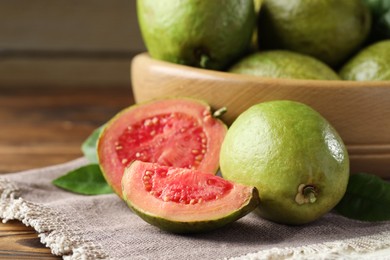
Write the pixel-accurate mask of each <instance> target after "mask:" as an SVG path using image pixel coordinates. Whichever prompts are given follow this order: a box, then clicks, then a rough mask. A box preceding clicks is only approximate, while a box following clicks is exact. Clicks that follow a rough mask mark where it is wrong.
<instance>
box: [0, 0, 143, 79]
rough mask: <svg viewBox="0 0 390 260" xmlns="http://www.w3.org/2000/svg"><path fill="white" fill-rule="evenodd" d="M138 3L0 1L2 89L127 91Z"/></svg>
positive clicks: (139, 46)
mask: <svg viewBox="0 0 390 260" xmlns="http://www.w3.org/2000/svg"><path fill="white" fill-rule="evenodd" d="M135 6H136V0H110V1H107V0H82V1H80V0H34V1H31V0H0V87H1V86H7V87H17V86H24V87H25V86H29V87H34V86H39V87H46V86H60V87H65V86H77V87H129V85H130V73H129V68H130V62H131V58H132V57H133V56H134V55H135V54H137V53H140V52H143V51H144V50H145V47H144V45H143V42H142V39H141V36H140V32H139V29H138V24H137V17H136V7H135Z"/></svg>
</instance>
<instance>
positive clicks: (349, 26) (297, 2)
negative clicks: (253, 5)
mask: <svg viewBox="0 0 390 260" xmlns="http://www.w3.org/2000/svg"><path fill="white" fill-rule="evenodd" d="M258 27H259V28H261V29H260V30H259V36H258V38H259V46H260V49H287V50H291V51H295V52H299V53H304V54H307V55H310V56H313V57H315V58H317V59H319V60H322V61H323V62H325V63H327V64H328V65H330V66H331V67H337V66H339V65H340V64H341V63H342V62H344V61H345V60H346V59H347V58H348V57H349V56H350V55H351V54H352V53H353V52H354V51H356V50H357V49H358V48H359V47H360V46H361V45H362V44H363V42H364V41H365V39H366V38H367V36H368V34H369V32H370V28H371V13H370V10H369V9H368V7H367V6H366V5H364V4H363V3H362V2H361V0H343V1H340V0H316V1H307V0H289V1H285V0H264V2H263V5H262V7H261V11H260V17H259V25H258Z"/></svg>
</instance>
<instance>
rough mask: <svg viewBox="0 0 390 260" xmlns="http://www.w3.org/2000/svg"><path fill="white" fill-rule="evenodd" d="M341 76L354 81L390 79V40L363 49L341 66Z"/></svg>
mask: <svg viewBox="0 0 390 260" xmlns="http://www.w3.org/2000/svg"><path fill="white" fill-rule="evenodd" d="M340 77H341V78H342V79H344V80H354V81H385V80H390V40H384V41H380V42H377V43H374V44H372V45H370V46H368V47H366V48H364V49H363V50H361V51H360V52H359V53H358V54H356V55H355V56H354V57H352V58H351V59H350V60H349V61H348V62H347V63H346V64H345V65H344V66H343V67H342V68H341V70H340Z"/></svg>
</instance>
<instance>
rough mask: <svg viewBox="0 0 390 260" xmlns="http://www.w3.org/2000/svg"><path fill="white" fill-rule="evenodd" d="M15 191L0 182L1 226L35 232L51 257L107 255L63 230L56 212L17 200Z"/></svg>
mask: <svg viewBox="0 0 390 260" xmlns="http://www.w3.org/2000/svg"><path fill="white" fill-rule="evenodd" d="M19 194H20V191H19V189H18V187H17V186H16V185H15V184H14V183H13V182H11V181H9V180H7V179H6V178H4V177H1V178H0V218H1V219H2V222H3V223H6V222H7V221H9V220H20V221H21V222H22V223H23V224H24V225H26V226H31V227H32V228H34V229H35V230H36V231H37V232H38V237H40V241H41V243H42V244H45V245H46V246H47V247H49V248H50V249H51V252H52V254H54V255H58V256H62V257H63V259H66V260H76V259H105V258H107V255H106V254H105V253H103V252H102V251H101V249H100V247H99V246H98V245H96V244H94V243H92V242H89V241H85V240H83V239H82V238H81V237H80V236H79V235H78V234H80V233H81V232H80V231H79V230H77V229H76V228H74V227H73V228H72V230H70V228H69V227H68V226H66V224H65V223H66V222H65V221H64V219H62V218H61V217H60V216H61V214H59V213H58V212H55V210H53V209H52V208H49V207H45V206H43V205H40V204H37V203H32V202H29V201H25V200H24V199H23V198H21V197H19Z"/></svg>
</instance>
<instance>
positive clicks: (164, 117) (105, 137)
mask: <svg viewBox="0 0 390 260" xmlns="http://www.w3.org/2000/svg"><path fill="white" fill-rule="evenodd" d="M226 132H227V127H226V125H225V124H224V123H223V122H222V121H220V120H219V119H217V118H214V117H213V116H212V114H211V112H210V107H209V105H208V104H206V103H205V102H202V101H199V100H195V99H190V98H166V99H160V100H154V101H150V102H146V103H142V104H137V105H133V106H130V107H129V108H126V109H124V110H123V111H121V112H119V113H118V114H117V115H116V116H114V117H113V118H112V119H111V120H110V121H109V122H108V123H107V124H106V125H105V127H104V129H103V130H102V132H101V134H100V136H99V140H98V145H97V154H98V159H99V165H100V168H101V170H102V172H103V175H104V177H105V179H106V181H107V183H108V184H109V185H110V186H111V187H112V188H113V190H114V191H115V192H116V193H117V194H118V195H119V196H120V197H122V190H121V179H122V176H123V172H124V169H125V167H126V166H128V165H129V164H130V163H131V162H132V161H134V160H140V161H144V162H155V163H158V164H160V165H166V166H175V167H180V168H188V169H199V170H201V171H205V172H216V171H217V170H218V168H219V151H220V147H221V144H222V141H223V139H224V137H225V134H226Z"/></svg>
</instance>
